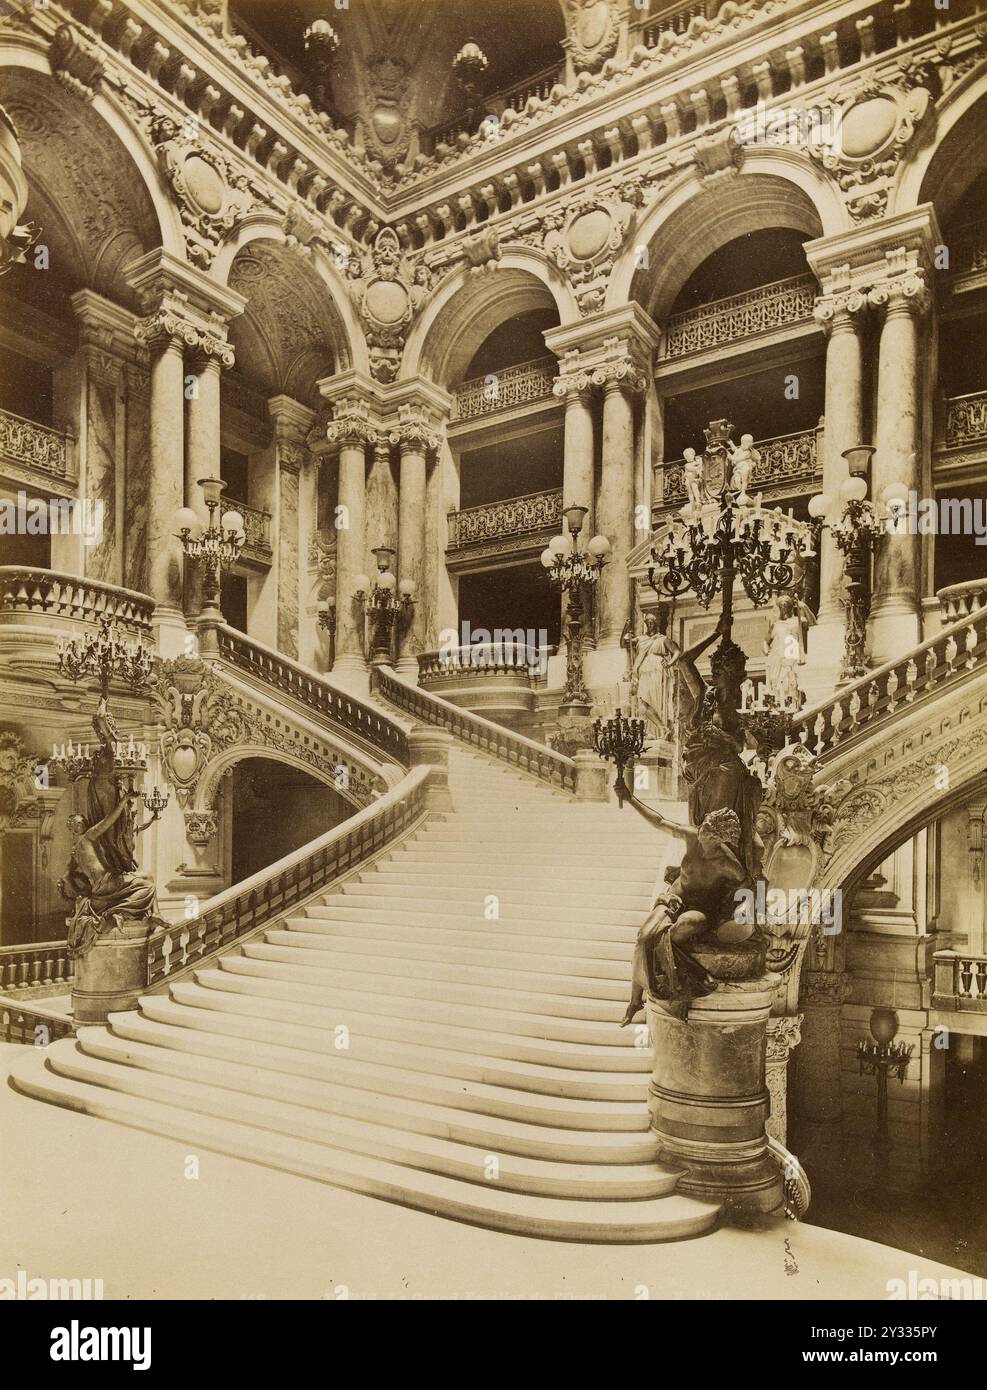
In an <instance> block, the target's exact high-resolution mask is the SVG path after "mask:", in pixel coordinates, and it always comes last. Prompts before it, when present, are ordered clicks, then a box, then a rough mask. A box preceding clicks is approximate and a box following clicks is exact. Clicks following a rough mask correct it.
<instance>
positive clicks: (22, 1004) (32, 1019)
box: [0, 998, 76, 1047]
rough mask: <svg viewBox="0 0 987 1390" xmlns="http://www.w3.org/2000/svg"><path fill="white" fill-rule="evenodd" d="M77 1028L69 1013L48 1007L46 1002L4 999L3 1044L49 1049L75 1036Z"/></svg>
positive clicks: (0, 1006) (0, 1004) (0, 1002)
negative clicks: (49, 1046)
mask: <svg viewBox="0 0 987 1390" xmlns="http://www.w3.org/2000/svg"><path fill="white" fill-rule="evenodd" d="M75 1027H76V1025H75V1022H74V1020H73V1019H71V1018H70V1017H69V1016H68V1014H65V1013H62V1012H60V1011H58V1010H55V1009H49V1008H46V1007H45V1002H44V1000H36V999H31V1000H20V999H16V998H15V999H4V998H0V1042H10V1043H26V1044H27V1045H28V1046H29V1047H41V1046H47V1044H48V1043H50V1042H55V1040H56V1039H57V1038H69V1037H71V1036H72V1034H73V1033H74V1032H75Z"/></svg>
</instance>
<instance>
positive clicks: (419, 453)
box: [397, 420, 438, 682]
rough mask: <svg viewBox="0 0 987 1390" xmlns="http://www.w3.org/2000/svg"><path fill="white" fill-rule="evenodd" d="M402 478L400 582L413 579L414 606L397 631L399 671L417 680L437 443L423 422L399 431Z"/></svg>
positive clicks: (408, 424) (408, 422)
mask: <svg viewBox="0 0 987 1390" xmlns="http://www.w3.org/2000/svg"><path fill="white" fill-rule="evenodd" d="M398 436H399V448H400V451H401V475H400V484H399V489H398V579H399V580H405V579H410V580H411V581H412V583H413V584H414V586H415V602H414V608H413V609H412V611H411V614H410V618H405V617H404V615H402V617H401V618H399V629H398V633H399V636H398V662H397V669H398V671H399V672H400V673H401V674H402V675H404V676H406V677H408V678H409V679H410V680H414V681H415V682H417V680H418V657H419V656H420V655H421V653H422V652H423V651H424V650H425V640H424V639H425V610H426V603H425V587H424V582H423V581H424V576H425V569H424V555H425V483H426V474H427V455H428V452H429V450H433V451H434V450H435V449H436V448H437V447H438V439H437V438H436V437H435V435H434V434H433V432H432V431H431V430H430V429H429V428H428V427H427V426H426V425H425V424H424V423H423V422H422V421H420V420H406V421H405V422H404V423H402V424H401V425H400V426H399V428H398Z"/></svg>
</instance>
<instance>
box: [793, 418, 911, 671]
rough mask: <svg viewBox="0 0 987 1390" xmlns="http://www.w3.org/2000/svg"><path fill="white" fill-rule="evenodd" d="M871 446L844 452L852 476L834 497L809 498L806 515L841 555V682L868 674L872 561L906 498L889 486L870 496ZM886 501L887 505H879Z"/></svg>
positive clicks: (899, 487) (901, 490) (896, 487)
mask: <svg viewBox="0 0 987 1390" xmlns="http://www.w3.org/2000/svg"><path fill="white" fill-rule="evenodd" d="M874 453H875V450H874V448H873V447H872V446H871V445H870V444H855V445H854V446H853V448H851V449H845V450H844V451H843V458H845V459H846V461H847V468H848V469H849V474H850V476H849V477H848V478H846V479H845V480H844V482H843V483H842V484H841V485H840V491H839V494H838V496H837V497H836V498H833V497H829V496H827V494H826V493H818V494H817V495H816V496H815V497H812V498H810V500H809V515H810V516H811V517H813V518H814V520H815V521H816V522H817V523H818V525H819V527H820V528H822V527H826V528H827V529H828V530H829V532H830V534H831V535H832V537H833V540H834V541H835V542H836V545H837V547H838V548H839V550H840V551H841V552H842V554H843V556H844V567H843V575H844V578H843V607H844V610H845V612H846V636H845V639H844V646H843V662H842V665H841V667H840V676H839V681H840V684H846V683H847V682H848V681H854V680H857V679H858V678H859V677H860V676H863V675H866V673H867V669H868V666H867V617H868V613H869V609H870V561H871V555H872V554H873V552H874V551H875V550H876V548H877V546H878V544H879V542H880V541H881V540H882V538H883V537H884V536H886V535H887V533H888V528H889V525H893V524H894V520H895V511H896V509H897V508H898V507H899V506H900V505H901V504H902V503H903V501H904V498H905V496H907V489H906V488H905V487H904V485H903V484H902V485H898V484H894V483H892V484H889V486H888V487H887V488H885V489H884V492H883V493H882V495H881V500H879V501H877V502H874V501H872V500H871V499H870V497H869V496H868V492H869V485H868V477H869V474H870V464H871V458H872V456H873V454H874ZM884 503H887V506H885V505H883V504H884Z"/></svg>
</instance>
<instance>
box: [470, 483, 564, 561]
mask: <svg viewBox="0 0 987 1390" xmlns="http://www.w3.org/2000/svg"><path fill="white" fill-rule="evenodd" d="M448 522H449V547H448V548H449V549H450V550H458V549H460V548H461V547H462V546H465V545H474V544H476V543H477V542H479V541H485V540H492V539H495V538H499V537H503V536H524V535H531V534H533V533H535V532H539V531H546V530H551V529H554V528H556V527H559V526H561V525H562V489H561V488H549V489H548V490H547V491H545V492H529V493H526V494H525V495H524V496H523V497H506V498H504V500H503V501H502V502H487V503H485V504H484V505H483V506H480V507H466V508H464V509H463V511H461V512H449V514H448Z"/></svg>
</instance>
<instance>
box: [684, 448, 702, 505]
mask: <svg viewBox="0 0 987 1390" xmlns="http://www.w3.org/2000/svg"><path fill="white" fill-rule="evenodd" d="M682 457H683V459H684V460H685V468H684V469H683V479H684V482H685V491H686V496H687V497H688V499H689V506H690V507H691V508H692V510H693V511H694V512H700V511H701V510H702V506H703V502H704V500H705V499H704V497H703V480H704V476H705V474H704V469H703V461H702V459H701V458H699V457H698V456H697V454H696V451H695V449H686V451H685V453H684V454H683V455H682Z"/></svg>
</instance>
